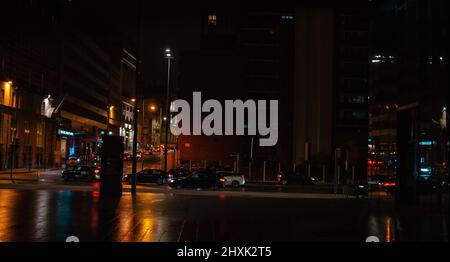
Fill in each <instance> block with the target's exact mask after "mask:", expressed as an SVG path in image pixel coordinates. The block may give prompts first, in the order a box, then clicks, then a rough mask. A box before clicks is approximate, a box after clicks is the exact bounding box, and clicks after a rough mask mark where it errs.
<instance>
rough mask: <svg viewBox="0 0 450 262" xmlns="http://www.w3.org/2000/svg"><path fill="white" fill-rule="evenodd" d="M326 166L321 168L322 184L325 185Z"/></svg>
mask: <svg viewBox="0 0 450 262" xmlns="http://www.w3.org/2000/svg"><path fill="white" fill-rule="evenodd" d="M325 174H326V166H325V165H323V166H322V182H323V183H324V184H325Z"/></svg>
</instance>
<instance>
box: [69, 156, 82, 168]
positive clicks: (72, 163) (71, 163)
mask: <svg viewBox="0 0 450 262" xmlns="http://www.w3.org/2000/svg"><path fill="white" fill-rule="evenodd" d="M79 164H80V158H79V157H77V156H70V157H69V158H68V159H67V160H66V169H67V170H70V169H75V167H76V166H78V165H79Z"/></svg>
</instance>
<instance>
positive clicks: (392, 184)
mask: <svg viewBox="0 0 450 262" xmlns="http://www.w3.org/2000/svg"><path fill="white" fill-rule="evenodd" d="M384 186H395V182H387V183H384Z"/></svg>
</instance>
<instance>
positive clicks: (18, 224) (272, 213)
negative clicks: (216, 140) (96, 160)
mask: <svg viewBox="0 0 450 262" xmlns="http://www.w3.org/2000/svg"><path fill="white" fill-rule="evenodd" d="M187 192H188V193H182V194H179V193H177V191H174V192H170V191H165V192H161V193H143V192H140V193H139V194H138V195H137V196H136V197H132V196H131V195H130V193H128V192H125V193H124V194H123V196H122V197H121V198H120V199H113V198H102V197H100V194H99V192H98V191H97V190H85V191H76V190H75V191H74V190H72V191H68V190H42V189H41V190H30V189H0V200H1V201H0V241H56V242H60V241H65V239H66V237H68V236H72V235H74V236H77V237H78V238H79V239H80V240H81V241H163V242H165V241H221V240H256V241H258V240H259V241H357V242H362V241H365V239H366V238H367V236H377V237H378V238H379V239H380V241H448V212H447V213H442V211H441V210H440V209H439V210H438V209H433V208H427V207H423V208H420V209H417V208H410V209H408V208H406V209H401V210H399V209H396V208H395V207H394V205H393V202H392V201H391V200H389V199H365V200H357V199H354V198H332V197H330V198H323V199H317V198H314V197H311V196H310V195H308V197H301V195H300V196H298V197H292V198H285V197H278V196H277V193H271V194H272V195H271V196H265V197H260V196H258V195H253V194H251V193H247V194H248V195H245V194H243V195H233V194H228V193H226V192H225V193H224V192H220V191H218V192H209V191H207V192H205V193H204V194H198V193H197V192H196V191H194V190H192V191H187ZM189 192H192V194H190V193H189Z"/></svg>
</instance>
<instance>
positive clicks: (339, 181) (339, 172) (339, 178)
mask: <svg viewBox="0 0 450 262" xmlns="http://www.w3.org/2000/svg"><path fill="white" fill-rule="evenodd" d="M337 182H338V185H340V184H341V168H338V181H337Z"/></svg>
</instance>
